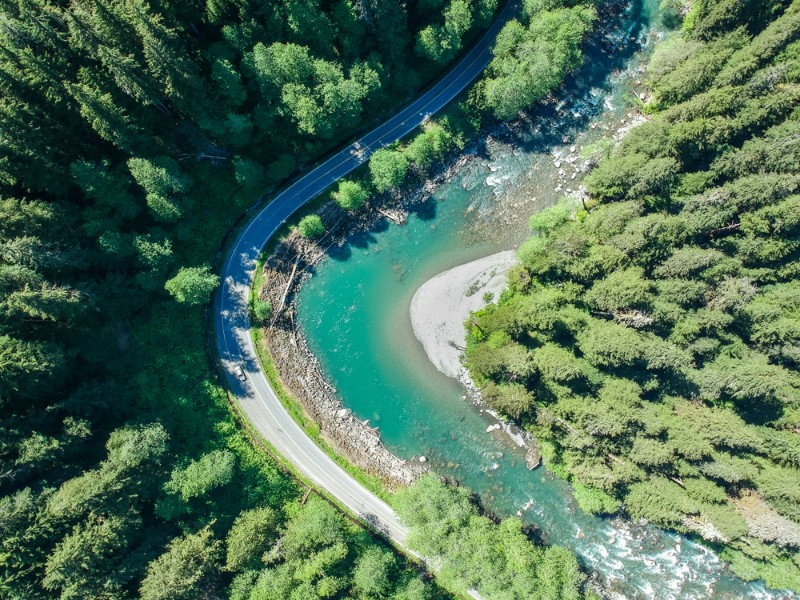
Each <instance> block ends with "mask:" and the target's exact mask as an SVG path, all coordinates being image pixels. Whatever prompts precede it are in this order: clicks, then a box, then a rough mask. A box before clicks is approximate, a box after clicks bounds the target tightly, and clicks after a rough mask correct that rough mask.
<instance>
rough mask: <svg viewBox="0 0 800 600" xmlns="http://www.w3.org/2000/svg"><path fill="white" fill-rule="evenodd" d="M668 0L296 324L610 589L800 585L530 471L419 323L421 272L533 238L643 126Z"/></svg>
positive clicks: (355, 260) (338, 373)
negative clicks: (469, 398)
mask: <svg viewBox="0 0 800 600" xmlns="http://www.w3.org/2000/svg"><path fill="white" fill-rule="evenodd" d="M658 4H659V0H641V1H634V3H633V5H632V6H631V7H630V10H629V11H628V12H627V13H626V14H625V16H624V18H622V19H620V21H619V23H618V24H617V28H616V29H615V30H614V31H611V32H607V35H605V36H604V37H603V39H601V40H597V41H596V42H594V43H592V44H590V47H589V48H588V50H587V60H586V62H585V66H584V67H583V68H582V69H580V71H579V72H578V73H576V74H575V75H574V76H572V77H571V78H570V80H569V81H568V82H567V84H566V85H565V86H564V89H563V91H561V92H560V93H559V94H558V97H557V98H556V99H555V101H553V102H549V103H546V104H544V105H543V106H541V107H540V108H539V109H537V111H535V112H534V113H532V114H531V115H530V118H529V119H526V121H525V122H524V123H521V124H517V125H515V126H514V127H513V128H512V127H509V128H505V129H501V130H499V131H498V132H497V133H496V134H494V135H493V136H492V137H491V138H489V139H484V140H481V142H480V143H479V144H478V148H477V149H478V151H477V153H476V154H475V156H473V157H472V159H471V160H469V161H468V162H467V163H466V164H465V166H464V167H462V168H460V169H459V170H458V172H457V173H456V174H455V176H454V177H453V178H452V180H451V181H449V182H448V183H447V184H445V185H442V186H440V187H439V188H438V189H437V190H436V192H435V193H434V195H433V197H432V198H431V199H429V200H427V201H426V202H421V203H420V204H418V205H416V206H414V207H413V208H412V212H411V215H410V216H409V220H408V223H407V224H406V225H405V226H398V225H395V224H393V223H389V222H385V221H383V222H380V223H379V224H378V225H376V226H375V227H374V228H373V229H372V230H371V231H369V232H366V233H359V234H355V235H353V236H352V237H351V238H350V239H349V240H348V243H347V244H345V245H344V246H343V247H341V248H335V249H333V250H332V251H331V252H330V260H327V261H324V262H323V263H322V264H321V265H319V266H318V267H317V269H316V271H315V272H314V274H313V277H312V278H311V279H310V280H309V281H308V282H307V283H306V284H305V285H304V286H303V288H302V290H301V292H300V294H299V296H298V298H297V310H298V319H299V325H300V327H301V328H302V329H303V331H304V332H305V334H306V336H307V338H308V343H309V346H310V348H311V350H312V351H313V352H314V353H315V354H316V355H317V356H318V357H319V359H320V362H321V364H322V367H323V369H324V371H325V374H326V376H327V377H328V378H329V380H330V381H331V383H332V384H333V385H334V386H335V387H336V388H337V390H338V392H339V394H340V396H341V399H342V401H343V403H344V405H345V406H347V407H348V408H351V409H352V410H353V411H354V413H355V414H356V415H357V416H359V417H360V418H362V419H369V420H370V424H371V425H372V426H375V427H378V428H379V431H380V433H381V437H382V439H383V441H384V442H385V443H386V445H387V446H388V447H389V448H391V449H392V450H393V451H394V452H395V453H396V454H398V455H400V456H402V457H405V458H412V457H418V456H420V455H424V456H426V457H427V458H428V460H429V461H430V464H431V465H432V467H433V468H434V469H435V470H436V471H437V472H439V473H441V474H445V475H449V476H452V477H454V478H455V479H457V480H458V481H459V482H461V483H462V484H463V485H465V486H467V487H469V488H471V489H472V490H474V491H475V492H476V493H477V494H478V495H479V496H480V498H481V500H482V503H483V504H484V506H486V507H487V508H488V509H490V510H492V511H493V512H495V513H497V514H499V515H513V514H517V513H518V511H522V514H523V519H524V520H525V522H527V523H529V524H531V525H533V526H534V527H535V528H536V529H537V530H538V532H539V535H540V537H541V539H542V540H543V541H545V542H546V543H551V544H559V545H563V546H565V547H567V548H570V549H571V550H572V551H574V552H575V553H576V554H577V555H578V557H579V559H580V560H581V562H582V563H583V564H584V565H585V566H586V567H587V569H588V570H589V571H591V572H594V573H596V574H597V576H598V578H599V579H600V582H601V584H602V586H603V588H604V590H605V591H606V593H607V594H608V595H609V596H611V597H625V598H648V599H649V598H659V599H660V598H664V599H668V598H676V599H677V598H681V599H684V598H687V599H688V598H703V599H705V598H711V597H713V598H722V599H725V598H784V597H785V598H788V597H791V596H789V595H785V594H781V593H778V592H773V591H770V590H767V589H766V588H765V587H764V586H763V584H761V583H760V582H757V583H751V584H747V583H745V582H743V581H742V580H740V579H738V578H736V577H735V576H733V575H732V574H731V573H730V572H729V571H728V570H727V569H726V568H725V566H724V564H723V563H722V562H721V561H720V560H719V558H718V557H717V556H716V555H715V554H714V552H712V551H711V550H709V549H707V548H706V547H704V546H702V545H699V544H697V543H694V542H692V541H690V540H688V539H686V538H684V537H682V536H680V535H676V534H670V533H666V532H663V531H661V530H659V529H657V528H655V527H652V526H647V525H638V524H633V523H630V522H627V521H624V520H621V519H615V520H609V519H601V518H597V517H593V516H590V515H587V514H585V513H583V512H582V511H581V510H580V508H578V507H577V505H576V503H575V501H574V500H573V499H572V496H571V493H570V486H569V485H568V484H567V483H565V482H564V481H561V480H559V479H556V478H555V477H553V476H552V475H551V474H549V473H548V472H547V470H546V469H545V468H540V469H538V470H536V471H528V470H527V468H526V466H525V460H524V454H523V452H521V451H520V450H519V449H518V448H517V447H516V446H515V444H514V443H513V442H512V441H511V439H510V438H509V437H508V436H507V435H506V434H505V433H503V432H502V431H493V432H491V433H487V431H486V430H487V427H488V426H489V425H492V424H494V423H496V419H494V418H493V417H492V416H491V415H489V414H488V413H486V412H483V411H481V410H480V409H479V408H477V407H474V406H471V405H470V404H469V403H468V402H466V401H465V400H464V393H465V392H464V390H463V388H462V387H461V386H460V384H459V383H458V382H457V381H455V380H454V379H450V378H448V377H446V376H444V375H442V374H441V373H439V372H438V371H437V370H436V369H435V368H434V367H433V365H432V364H431V363H430V361H429V360H428V358H427V356H426V355H425V352H424V350H423V349H422V346H421V345H420V344H419V342H418V341H417V340H416V338H415V337H414V334H413V331H412V329H411V323H410V319H409V305H410V303H411V298H412V296H413V295H414V292H415V291H416V290H417V288H419V286H420V285H421V284H422V283H424V282H425V281H426V280H428V279H429V278H431V277H432V276H434V275H436V274H438V273H440V272H442V271H444V270H446V269H449V268H451V267H453V266H456V265H459V264H463V263H465V262H469V261H471V260H474V259H476V258H480V257H482V256H486V255H488V254H492V253H494V252H497V251H500V250H507V249H509V248H510V247H513V246H515V245H517V244H519V243H520V242H521V241H523V240H524V239H525V238H526V237H527V236H528V231H527V227H526V223H527V219H528V216H529V215H530V214H531V213H532V212H534V211H535V210H537V209H541V208H543V207H545V206H549V205H551V204H553V203H554V202H556V201H557V200H558V199H559V198H560V197H561V196H562V195H564V194H565V193H568V190H577V189H578V186H579V183H580V179H581V173H579V172H576V170H575V169H573V165H576V166H577V165H579V164H580V163H581V162H582V161H581V160H580V159H577V157H578V155H579V154H580V152H581V149H582V148H585V147H586V146H587V145H588V144H592V143H594V142H597V141H598V140H603V139H611V138H612V137H613V136H615V135H616V136H619V135H620V129H623V128H624V127H626V126H628V125H630V121H631V119H632V117H635V115H634V113H633V112H632V111H631V108H630V106H631V102H632V97H633V94H635V93H637V92H639V91H641V90H642V89H643V88H642V86H641V83H640V79H641V76H642V67H643V65H644V63H645V61H646V60H647V57H648V55H649V52H650V50H651V48H652V45H653V43H654V41H655V40H657V39H658V38H659V36H661V35H663V33H664V31H665V27H664V25H663V24H662V22H661V20H660V16H659V14H658ZM573 174H575V178H574V179H573V177H572V176H573Z"/></svg>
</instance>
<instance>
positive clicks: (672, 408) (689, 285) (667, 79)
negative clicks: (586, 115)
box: [466, 0, 800, 592]
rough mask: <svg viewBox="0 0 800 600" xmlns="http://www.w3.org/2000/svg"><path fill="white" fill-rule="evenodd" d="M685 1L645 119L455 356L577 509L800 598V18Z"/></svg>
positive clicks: (541, 240)
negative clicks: (638, 525)
mask: <svg viewBox="0 0 800 600" xmlns="http://www.w3.org/2000/svg"><path fill="white" fill-rule="evenodd" d="M691 6H692V7H691V11H690V12H689V13H688V15H686V16H685V19H684V20H683V24H682V29H681V30H680V31H679V32H676V33H675V34H674V35H673V36H672V37H670V38H668V39H667V40H665V41H664V42H663V43H661V44H659V46H657V49H656V53H655V55H654V57H653V59H652V61H651V63H650V65H649V68H648V73H647V83H648V85H649V86H650V87H651V89H652V91H653V95H652V98H650V99H649V101H647V102H646V103H644V102H643V103H641V107H640V108H641V110H642V111H644V112H645V113H646V114H647V115H648V118H647V121H646V122H645V123H643V124H641V125H639V126H637V127H635V128H633V129H631V130H630V131H629V132H628V133H627V135H626V136H625V137H624V139H622V141H621V142H620V143H619V144H617V145H616V147H614V148H607V147H605V148H599V147H598V148H592V149H589V150H590V151H589V152H588V155H589V156H588V159H589V160H592V161H594V163H595V164H596V168H594V170H593V171H592V172H591V173H590V174H589V176H588V177H587V179H586V187H587V189H588V197H586V198H584V199H583V200H581V199H569V198H567V199H564V200H562V201H561V202H560V203H558V204H557V205H555V206H553V207H551V208H549V209H546V210H544V211H543V212H541V213H538V214H535V215H533V216H532V217H531V219H530V228H531V230H532V233H533V235H532V237H530V238H529V239H528V240H527V241H526V242H525V243H524V244H523V245H522V246H520V248H519V251H518V258H519V264H518V265H517V266H516V267H515V268H514V269H513V270H512V272H511V274H510V276H509V285H508V288H507V289H506V290H505V291H504V292H503V294H502V295H501V297H500V298H499V300H498V301H497V302H496V303H494V304H490V305H487V306H486V308H484V309H482V310H481V311H479V312H478V313H476V314H474V315H473V316H472V317H470V319H469V320H468V321H467V323H466V327H467V329H468V347H467V352H466V360H467V363H468V366H469V368H470V371H471V373H472V375H473V377H474V379H475V381H476V382H479V384H480V386H481V389H482V393H483V396H484V398H485V399H486V401H487V402H488V403H489V404H490V405H491V406H492V407H494V408H496V409H497V410H499V411H501V412H502V413H504V414H505V415H507V416H508V417H510V418H512V419H515V420H517V421H518V422H520V423H522V424H523V425H524V426H525V427H526V428H527V429H528V430H529V431H531V432H532V433H533V434H534V435H535V436H536V437H537V438H538V439H539V441H540V443H541V446H542V452H543V457H544V463H545V465H546V467H547V468H548V469H549V470H551V471H552V472H554V473H556V474H557V475H559V476H560V477H563V478H565V479H567V480H569V481H570V482H571V483H572V485H573V487H574V491H575V495H576V498H577V500H578V502H579V504H580V506H581V507H582V508H583V510H585V511H588V512H591V513H596V514H600V515H613V514H617V513H622V514H625V515H628V516H629V517H630V518H632V519H636V520H640V519H645V520H647V521H649V522H651V523H654V524H656V525H658V526H660V527H663V528H666V529H669V530H673V531H678V532H682V533H685V534H687V535H690V536H692V537H693V538H695V539H697V540H701V541H702V542H703V543H705V544H707V545H709V546H711V547H713V548H715V549H717V550H718V551H720V552H721V556H722V558H723V559H724V560H726V561H727V562H728V563H729V564H730V567H731V568H732V570H733V571H734V572H735V573H736V574H737V575H738V576H740V577H742V578H744V579H745V580H748V581H749V580H756V579H763V580H764V582H765V583H766V584H767V585H768V586H769V587H772V588H777V589H791V590H794V591H795V592H800V552H798V549H800V438H798V432H799V431H800V376H799V375H798V365H799V364H800V285H798V274H799V273H798V266H799V265H800V260H798V259H799V258H800V195H798V194H800V176H798V173H800V144H799V143H798V141H799V140H800V109H799V108H798V106H800V104H799V101H800V60H799V59H800V2H798V1H796V0H795V1H788V0H767V1H744V2H743V1H741V0H722V1H717V0H697V1H695V2H692V3H691Z"/></svg>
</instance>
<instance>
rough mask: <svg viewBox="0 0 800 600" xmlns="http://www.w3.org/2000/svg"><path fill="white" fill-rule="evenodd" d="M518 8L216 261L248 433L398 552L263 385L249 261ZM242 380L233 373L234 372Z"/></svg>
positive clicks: (472, 66)
mask: <svg viewBox="0 0 800 600" xmlns="http://www.w3.org/2000/svg"><path fill="white" fill-rule="evenodd" d="M518 9H519V5H518V2H517V0H511V1H510V2H509V3H508V4H506V5H505V6H504V7H503V9H502V10H501V12H500V14H499V15H498V17H497V19H496V20H495V21H494V23H493V24H492V26H491V28H490V29H489V30H488V31H487V32H486V33H485V34H484V36H483V37H482V38H481V39H480V40H479V41H478V42H477V44H475V46H473V48H472V49H471V50H470V51H469V52H468V53H467V54H466V55H465V56H464V57H463V58H462V59H461V60H460V61H459V62H458V64H456V65H455V66H454V67H453V68H452V69H451V70H450V71H449V72H448V73H447V74H446V75H445V76H444V77H442V78H441V79H440V80H439V82H438V83H436V84H435V85H434V86H433V87H432V88H431V89H429V90H428V91H427V92H425V93H424V94H422V95H421V96H419V97H418V98H417V99H416V100H414V101H413V102H411V103H410V104H409V105H408V106H406V107H405V108H403V109H402V110H401V111H400V112H398V113H397V114H396V115H395V116H393V117H392V118H390V119H389V120H387V121H386V122H385V123H383V124H382V125H380V126H378V127H376V128H375V129H373V130H372V131H370V132H369V133H367V134H366V135H364V136H363V137H362V138H361V139H359V140H358V141H356V142H354V143H353V144H351V145H350V146H348V147H347V148H345V149H344V150H342V151H340V152H338V153H337V154H335V155H333V156H332V157H331V158H329V159H328V160H326V161H325V162H324V163H322V164H321V165H319V166H318V167H316V168H315V169H314V170H312V171H310V172H309V173H308V174H306V175H305V176H304V177H302V178H301V179H299V180H298V181H296V182H295V183H294V184H292V185H291V186H289V187H288V188H286V189H285V190H284V191H283V192H281V193H280V194H278V195H277V196H275V197H274V198H273V199H272V200H271V201H270V202H269V203H268V204H267V205H266V206H265V207H263V208H261V209H259V210H258V211H257V213H256V214H255V215H254V216H253V217H252V218H251V219H250V221H249V222H248V223H247V224H246V225H245V226H244V227H243V228H242V229H241V230H240V231H239V232H238V234H237V237H236V239H235V241H234V242H233V244H232V245H231V246H230V249H229V250H228V252H227V254H226V255H225V257H224V259H223V263H222V269H221V273H220V275H221V278H222V284H221V285H220V286H219V288H218V289H217V292H216V294H215V296H214V301H213V315H212V316H213V321H214V332H215V335H216V345H217V352H218V356H219V359H220V361H221V364H222V367H223V371H224V373H225V380H226V381H225V383H226V384H227V386H228V388H229V389H230V390H231V392H232V393H233V394H234V395H235V397H236V401H237V402H238V403H239V405H240V407H241V408H242V410H243V412H244V413H245V414H246V416H247V418H248V419H249V420H250V422H251V423H252V425H253V426H254V427H255V429H256V430H257V431H258V432H259V434H260V435H261V436H263V438H264V439H266V440H267V441H268V442H269V443H270V444H271V445H272V446H273V447H274V448H275V450H277V451H278V452H279V453H281V454H282V455H283V456H284V457H285V458H286V459H287V460H288V461H290V462H291V463H292V464H293V465H294V466H295V468H296V469H297V470H298V471H299V472H300V473H302V474H303V475H304V476H305V477H306V478H307V479H309V480H310V481H311V482H313V484H314V485H316V486H318V487H319V488H320V489H322V490H324V491H325V492H326V493H327V494H329V495H330V496H332V497H333V498H335V499H336V500H337V501H338V502H339V503H341V504H342V505H344V506H346V507H347V508H348V509H349V510H351V511H352V512H353V513H355V514H356V515H358V516H359V517H361V518H362V519H364V520H365V521H366V522H368V523H370V524H371V525H372V526H373V527H375V528H376V529H377V530H379V531H382V532H383V533H384V534H385V535H386V536H388V537H389V538H390V539H391V540H393V541H394V542H395V543H397V544H398V545H400V546H401V547H405V541H406V535H407V529H406V527H405V526H404V525H403V524H402V523H401V522H400V520H399V519H398V517H397V515H396V514H395V512H394V511H393V510H392V509H391V508H390V507H389V505H387V504H386V503H385V502H384V501H383V500H381V499H380V498H378V497H377V496H375V495H374V494H372V493H371V492H369V491H368V490H367V489H365V488H364V487H363V486H362V485H361V484H360V483H358V482H357V481H356V480H355V479H354V478H353V477H352V476H350V475H349V474H348V473H347V472H346V471H345V470H344V469H342V468H341V467H340V466H339V465H337V464H336V463H335V462H334V461H333V460H332V459H331V458H330V457H329V456H328V455H327V454H325V452H323V451H322V450H321V449H320V448H319V446H317V445H316V444H315V443H314V441H313V440H311V438H309V437H308V436H307V435H306V434H305V432H304V431H303V430H302V429H301V428H300V426H299V425H298V424H297V423H296V422H295V421H294V420H293V419H292V417H291V416H290V415H289V413H288V412H287V411H286V409H285V408H284V407H283V405H282V404H281V402H280V400H279V398H278V396H277V394H276V393H275V391H274V390H273V389H272V387H271V386H270V384H269V382H268V380H267V378H266V376H265V375H264V373H263V371H262V370H261V367H260V365H259V362H258V359H257V358H256V353H255V348H254V345H253V340H252V337H251V335H250V319H249V315H248V308H247V307H248V298H249V296H250V288H251V286H252V284H253V277H254V275H255V268H256V261H257V259H258V257H259V254H260V253H261V251H262V249H263V248H264V246H265V245H266V244H267V242H268V241H269V239H270V238H271V237H272V236H273V235H274V234H275V233H276V232H277V231H278V229H280V227H281V226H282V225H283V224H284V223H285V222H286V220H287V219H288V218H289V217H290V216H291V215H292V213H294V212H295V211H296V210H297V209H299V208H300V207H301V206H303V205H304V204H306V203H307V202H308V201H309V200H311V199H312V198H314V197H315V196H317V195H318V194H320V193H321V192H322V191H324V190H325V189H326V188H327V187H328V186H330V185H331V184H332V183H334V182H335V181H336V180H338V179H339V178H341V177H344V176H345V175H347V174H348V173H350V172H351V171H353V170H354V169H355V168H357V167H358V166H359V165H361V164H362V163H364V162H365V161H367V160H368V159H369V157H370V156H371V154H372V153H373V152H374V151H375V150H377V149H379V148H382V147H384V146H387V145H389V144H392V143H393V142H395V141H397V140H399V139H400V138H402V137H403V136H405V135H406V134H408V133H409V132H411V131H413V130H414V129H415V128H416V127H418V126H419V125H420V124H421V123H423V122H424V121H425V120H426V119H427V118H428V117H429V116H430V115H432V114H434V113H436V112H438V111H439V110H441V109H442V108H443V107H444V106H446V105H447V104H448V103H449V102H450V101H451V100H453V99H454V98H455V97H456V96H458V94H460V93H461V92H462V91H463V90H464V89H465V88H466V87H467V86H468V85H469V84H470V83H472V82H473V81H474V80H475V79H476V78H477V77H478V75H480V73H481V72H482V71H483V70H484V69H485V68H486V66H487V65H488V64H489V62H490V61H491V59H492V54H491V46H492V44H493V42H494V40H495V38H496V37H497V34H498V33H499V31H500V30H501V29H502V27H503V25H505V24H506V23H507V22H508V21H509V20H510V19H511V18H512V17H514V16H515V15H516V13H517V11H518ZM238 366H241V367H242V368H243V370H244V378H243V380H240V378H239V377H238V376H237V367H238Z"/></svg>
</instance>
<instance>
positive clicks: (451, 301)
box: [411, 250, 516, 384]
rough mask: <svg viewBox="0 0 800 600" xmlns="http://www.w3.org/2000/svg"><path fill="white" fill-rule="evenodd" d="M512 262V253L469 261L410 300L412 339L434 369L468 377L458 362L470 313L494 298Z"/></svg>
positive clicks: (427, 284) (430, 282)
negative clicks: (417, 343) (419, 345)
mask: <svg viewBox="0 0 800 600" xmlns="http://www.w3.org/2000/svg"><path fill="white" fill-rule="evenodd" d="M515 262H516V258H515V253H514V251H513V250H507V251H505V252H498V253H497V254H493V255H491V256H487V257H485V258H481V259H478V260H475V261H472V262H469V263H467V264H464V265H460V266H458V267H454V268H452V269H448V270H447V271H445V272H444V273H439V274H438V275H436V276H435V277H433V278H431V279H429V280H428V281H426V282H425V283H424V284H422V286H421V287H420V288H419V289H418V290H417V292H416V293H415V294H414V297H413V299H412V300H411V326H412V327H413V329H414V336H415V337H416V338H417V339H418V340H419V342H420V343H421V344H422V347H423V348H424V349H425V353H426V354H427V355H428V358H430V360H431V362H432V363H433V364H434V365H435V366H436V368H437V369H438V370H439V371H441V372H442V373H444V374H445V375H447V376H448V377H453V378H454V379H458V380H459V381H461V382H462V383H465V384H466V383H469V374H468V373H467V369H466V368H465V367H464V365H463V364H462V362H461V356H462V354H463V353H464V344H465V339H466V332H465V330H464V321H466V320H467V318H468V317H469V315H470V313H473V312H475V311H477V310H480V309H481V308H482V307H483V306H485V305H486V304H487V303H489V302H492V301H493V300H495V299H497V297H498V296H499V295H500V292H502V291H503V289H504V288H505V286H506V282H507V280H508V278H507V274H508V270H509V269H510V268H511V267H512V266H513V265H514V263H515Z"/></svg>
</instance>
